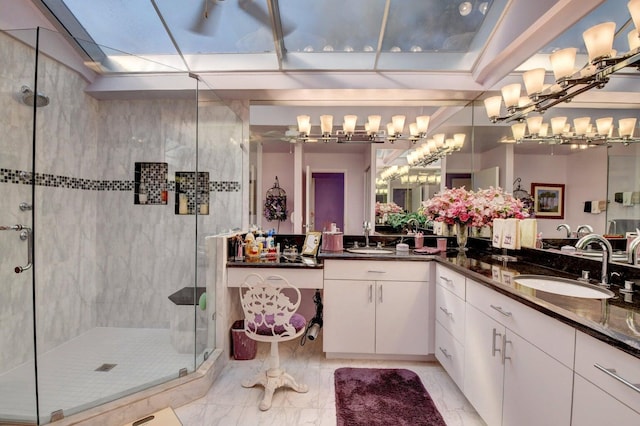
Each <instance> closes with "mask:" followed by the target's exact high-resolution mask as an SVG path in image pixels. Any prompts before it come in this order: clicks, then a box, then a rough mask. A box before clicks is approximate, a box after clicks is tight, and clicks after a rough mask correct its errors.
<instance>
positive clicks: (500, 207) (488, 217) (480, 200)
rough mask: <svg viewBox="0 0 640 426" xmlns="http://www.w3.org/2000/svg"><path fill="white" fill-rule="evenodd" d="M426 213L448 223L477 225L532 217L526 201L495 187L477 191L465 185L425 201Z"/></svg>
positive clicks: (423, 205)
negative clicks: (526, 206)
mask: <svg viewBox="0 0 640 426" xmlns="http://www.w3.org/2000/svg"><path fill="white" fill-rule="evenodd" d="M422 214H424V215H425V216H426V217H427V218H428V219H431V220H434V221H437V222H444V223H446V224H447V225H454V224H462V225H469V226H476V227H482V226H485V225H489V226H490V225H491V224H492V223H493V219H495V218H510V217H515V218H519V219H523V218H525V217H528V216H529V214H528V213H527V211H526V209H525V208H524V206H523V204H522V201H520V200H518V199H517V198H515V197H513V196H512V195H510V194H507V193H505V192H504V191H503V190H502V189H501V188H493V187H491V188H489V189H485V190H482V189H481V190H478V191H477V192H473V191H467V190H466V189H464V187H462V188H452V189H445V190H444V191H442V192H439V193H437V194H435V195H434V196H433V197H432V198H430V199H428V200H427V201H423V202H422Z"/></svg>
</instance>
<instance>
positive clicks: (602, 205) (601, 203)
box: [598, 197, 633, 212]
mask: <svg viewBox="0 0 640 426" xmlns="http://www.w3.org/2000/svg"><path fill="white" fill-rule="evenodd" d="M632 198H633V197H632ZM632 201H633V199H632ZM606 209H607V200H599V201H598V210H600V211H601V212H603V211H605V210H606Z"/></svg>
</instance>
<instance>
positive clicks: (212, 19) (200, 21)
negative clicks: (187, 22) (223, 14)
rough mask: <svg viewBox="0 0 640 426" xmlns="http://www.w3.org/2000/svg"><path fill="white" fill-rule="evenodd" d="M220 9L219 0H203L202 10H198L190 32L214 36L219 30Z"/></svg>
mask: <svg viewBox="0 0 640 426" xmlns="http://www.w3.org/2000/svg"><path fill="white" fill-rule="evenodd" d="M220 7H221V6H220V5H219V4H218V0H203V2H202V8H201V9H200V10H198V13H197V15H196V16H195V18H194V19H193V22H192V24H191V26H190V27H189V31H191V32H192V33H196V34H205V35H213V34H214V33H215V32H216V29H217V28H218V21H219V20H220Z"/></svg>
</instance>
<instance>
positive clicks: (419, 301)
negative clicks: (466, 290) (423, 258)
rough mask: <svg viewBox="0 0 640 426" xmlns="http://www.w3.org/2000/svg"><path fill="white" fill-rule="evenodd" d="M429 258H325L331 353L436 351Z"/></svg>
mask: <svg viewBox="0 0 640 426" xmlns="http://www.w3.org/2000/svg"><path fill="white" fill-rule="evenodd" d="M430 266H431V265H430V262H403V261H369V260H362V261H360V260H325V263H324V315H323V319H324V330H323V332H324V336H323V349H324V352H326V353H327V355H328V356H331V355H332V354H334V355H336V354H379V355H427V354H429V353H430V351H431V352H432V349H431V346H432V345H431V344H430V342H431V340H432V339H433V331H432V330H433V323H434V321H433V317H432V309H430V300H433V295H431V294H430V293H431V287H430V283H429V268H430Z"/></svg>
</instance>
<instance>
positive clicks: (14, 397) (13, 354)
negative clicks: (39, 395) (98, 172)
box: [0, 30, 38, 424]
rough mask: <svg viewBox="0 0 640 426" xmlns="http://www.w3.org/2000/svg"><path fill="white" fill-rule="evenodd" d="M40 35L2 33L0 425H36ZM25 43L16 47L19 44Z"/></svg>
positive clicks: (0, 44) (0, 75) (16, 32)
mask: <svg viewBox="0 0 640 426" xmlns="http://www.w3.org/2000/svg"><path fill="white" fill-rule="evenodd" d="M35 37H36V32H35V30H20V31H12V32H0V52H2V53H3V56H4V57H5V58H13V59H14V60H12V61H9V62H6V63H5V66H4V67H3V72H2V73H0V87H1V90H0V105H1V106H2V108H1V109H2V111H4V112H5V113H4V114H1V115H0V132H1V133H2V135H3V136H2V138H0V200H2V202H0V294H1V295H2V296H1V297H0V348H1V349H0V424H22V423H25V424H35V423H36V422H37V417H38V414H37V400H36V377H35V371H36V369H35V365H34V364H35V357H34V353H35V350H34V326H33V321H34V311H33V284H34V283H33V280H34V275H33V274H34V269H33V268H32V267H31V265H32V253H33V251H32V243H33V233H32V229H33V216H32V212H33V210H32V205H33V198H32V197H33V187H32V176H33V170H32V167H33V166H32V165H33V128H34V120H35V118H36V116H35V108H34V107H33V105H29V102H30V99H33V97H31V98H30V97H29V96H30V93H33V92H32V89H31V87H30V86H32V85H33V82H34V80H35V78H34V76H35V72H34V69H35V63H34V58H35V51H34V49H33V48H32V47H31V45H33V42H34V40H35ZM16 39H18V40H21V41H22V42H23V43H16V42H15V40H16Z"/></svg>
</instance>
